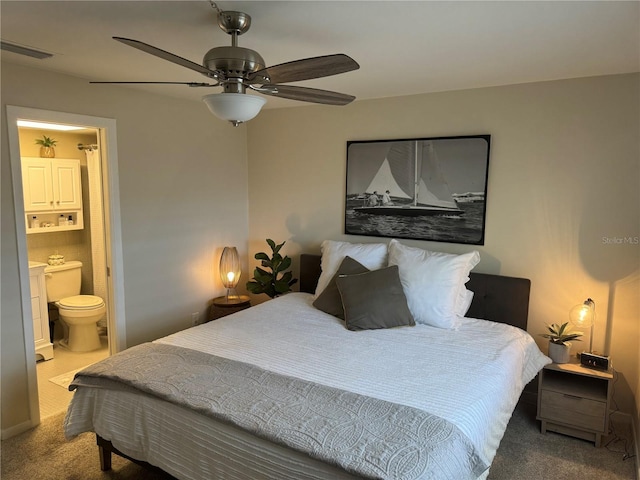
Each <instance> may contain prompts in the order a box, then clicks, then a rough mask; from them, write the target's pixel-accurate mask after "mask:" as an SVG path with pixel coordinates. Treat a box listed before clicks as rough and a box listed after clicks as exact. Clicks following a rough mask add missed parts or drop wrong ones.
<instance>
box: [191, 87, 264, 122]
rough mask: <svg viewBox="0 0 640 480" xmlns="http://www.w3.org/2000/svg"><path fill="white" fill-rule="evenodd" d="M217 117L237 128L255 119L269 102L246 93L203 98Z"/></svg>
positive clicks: (214, 95)
mask: <svg viewBox="0 0 640 480" xmlns="http://www.w3.org/2000/svg"><path fill="white" fill-rule="evenodd" d="M202 101H203V102H204V103H205V104H206V105H207V107H209V110H211V113H213V114H214V115H215V116H216V117H218V118H220V119H222V120H227V121H229V122H231V123H232V124H233V126H234V127H237V126H238V125H239V124H240V123H243V122H248V121H249V120H251V119H252V118H254V117H255V116H256V115H258V113H260V110H261V109H262V107H263V106H264V104H265V103H266V102H267V101H266V99H264V98H262V97H258V96H256V95H247V94H246V93H212V94H210V95H205V96H204V97H202Z"/></svg>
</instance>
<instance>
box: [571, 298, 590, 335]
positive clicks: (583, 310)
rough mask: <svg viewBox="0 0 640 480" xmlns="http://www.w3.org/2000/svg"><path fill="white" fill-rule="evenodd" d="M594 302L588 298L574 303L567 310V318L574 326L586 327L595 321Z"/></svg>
mask: <svg viewBox="0 0 640 480" xmlns="http://www.w3.org/2000/svg"><path fill="white" fill-rule="evenodd" d="M595 310H596V304H595V302H594V301H593V300H591V299H590V298H587V299H586V300H585V301H584V303H581V304H580V305H576V306H575V307H573V308H572V309H571V311H570V312H569V319H570V320H571V323H573V324H574V325H575V326H576V327H582V328H588V327H591V326H593V324H594V323H595Z"/></svg>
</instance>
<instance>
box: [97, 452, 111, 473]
mask: <svg viewBox="0 0 640 480" xmlns="http://www.w3.org/2000/svg"><path fill="white" fill-rule="evenodd" d="M98 451H99V452H100V470H102V471H103V472H106V471H107V470H111V452H110V451H108V450H107V449H105V448H104V447H100V446H98Z"/></svg>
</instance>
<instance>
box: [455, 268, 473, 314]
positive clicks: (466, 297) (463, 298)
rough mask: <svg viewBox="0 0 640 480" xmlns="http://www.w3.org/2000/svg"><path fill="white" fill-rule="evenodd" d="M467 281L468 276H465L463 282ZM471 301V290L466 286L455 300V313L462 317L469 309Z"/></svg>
mask: <svg viewBox="0 0 640 480" xmlns="http://www.w3.org/2000/svg"><path fill="white" fill-rule="evenodd" d="M468 281H469V278H468V277H467V280H465V283H466V282H468ZM472 301H473V292H472V291H471V290H468V289H466V288H465V289H463V290H462V292H460V295H459V296H458V301H457V302H456V313H457V314H458V315H459V316H461V317H464V316H465V315H466V314H467V312H468V311H469V309H470V308H471V302H472Z"/></svg>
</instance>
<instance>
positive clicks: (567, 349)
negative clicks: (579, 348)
mask: <svg viewBox="0 0 640 480" xmlns="http://www.w3.org/2000/svg"><path fill="white" fill-rule="evenodd" d="M549 358H550V359H551V360H553V362H554V363H569V360H570V359H571V344H570V343H569V344H567V345H559V344H557V343H553V342H549Z"/></svg>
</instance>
